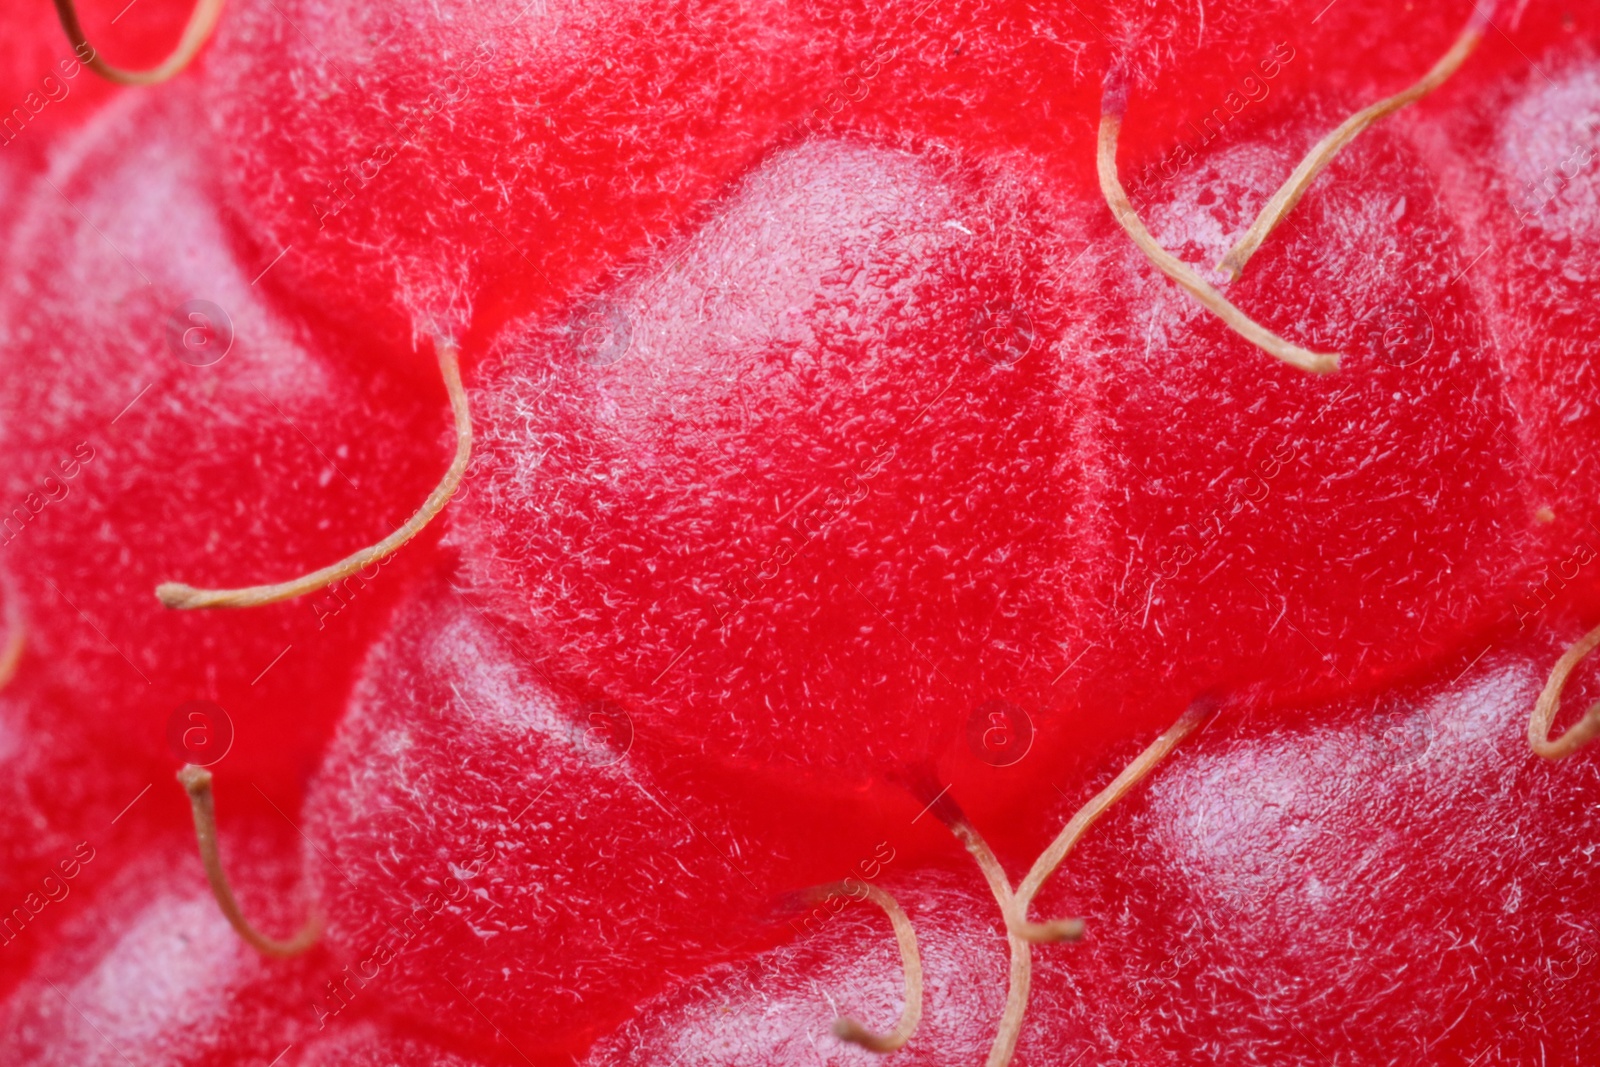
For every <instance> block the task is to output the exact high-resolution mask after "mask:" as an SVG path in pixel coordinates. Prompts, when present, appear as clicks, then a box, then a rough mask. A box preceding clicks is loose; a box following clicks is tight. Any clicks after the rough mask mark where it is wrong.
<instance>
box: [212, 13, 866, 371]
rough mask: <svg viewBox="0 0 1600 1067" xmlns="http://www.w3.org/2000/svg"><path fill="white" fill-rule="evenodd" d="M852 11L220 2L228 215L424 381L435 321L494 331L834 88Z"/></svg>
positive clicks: (671, 224) (373, 355)
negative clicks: (406, 352) (415, 351)
mask: <svg viewBox="0 0 1600 1067" xmlns="http://www.w3.org/2000/svg"><path fill="white" fill-rule="evenodd" d="M852 11H853V6H852V5H828V6H819V7H813V6H811V5H809V4H785V5H777V6H772V7H768V8H762V9H760V10H756V9H754V8H749V7H747V6H745V5H741V4H737V3H729V2H716V3H709V4H698V5H694V6H692V7H685V6H683V5H680V4H668V3H659V2H655V0H649V2H640V3H606V4H601V5H592V4H576V3H568V2H566V0H558V2H552V3H548V4H547V3H544V2H542V0H541V2H538V3H534V4H529V3H528V2H527V0H501V2H498V3H493V4H482V3H470V4H467V3H457V2H452V3H446V4H442V5H433V6H432V7H430V8H429V9H428V10H427V11H426V12H410V11H407V12H401V11H399V10H392V9H388V8H385V7H383V6H381V5H378V6H371V5H367V6H359V5H358V6H354V7H352V6H351V5H347V4H337V3H329V2H327V0H294V2H291V3H267V2H261V0H253V2H241V3H238V4H235V5H234V7H233V9H232V10H231V11H230V18H229V19H228V21H227V22H226V23H225V25H224V26H223V28H222V30H221V32H220V33H219V35H218V40H217V44H216V49H215V53H214V55H213V57H212V62H211V63H210V65H209V67H208V71H209V73H210V75H211V85H212V87H211V90H210V96H209V98H210V99H211V100H212V101H214V104H215V110H214V112H213V115H214V122H215V125H216V127H217V129H218V130H219V131H220V133H221V135H222V139H223V144H224V145H225V152H226V156H225V160H224V166H225V168H226V170H227V172H228V173H229V174H230V175H232V176H233V177H234V179H235V183H234V184H233V187H232V189H231V190H230V195H229V201H228V202H229V206H230V209H231V211H232V213H233V216H234V225H235V227H236V229H237V231H238V232H239V233H241V234H243V235H247V236H248V238H249V239H250V240H251V241H252V242H253V243H254V245H255V247H256V248H257V249H258V250H259V253H260V255H261V256H262V262H263V263H265V262H266V261H267V260H269V259H271V258H273V257H274V256H276V255H278V253H279V252H280V251H281V250H282V249H285V248H288V249H290V251H289V252H288V253H286V254H285V255H284V258H283V260H282V261H281V262H280V263H278V265H277V266H275V267H274V268H273V270H272V273H271V274H270V275H269V278H270V284H272V285H273V286H275V287H278V288H279V290H280V291H282V292H286V293H291V294H293V295H294V298H295V299H296V300H297V301H299V302H302V303H305V304H307V305H311V306H314V307H315V308H316V309H317V311H318V313H319V314H320V315H321V316H323V317H325V319H326V320H327V321H328V322H329V323H330V324H332V325H334V326H336V327H338V328H339V330H340V331H341V332H340V336H341V337H342V338H345V339H346V351H347V353H348V355H349V356H350V357H351V358H362V357H364V358H368V359H382V360H387V361H390V362H394V361H397V360H400V359H402V358H403V357H402V355H401V352H402V350H403V349H405V348H408V347H410V345H411V344H412V342H413V341H414V340H420V342H421V348H422V349H423V351H422V353H421V354H420V356H418V357H416V358H412V359H408V360H407V362H408V363H409V364H410V365H412V366H414V367H415V368H416V369H418V370H419V371H421V372H422V373H425V374H431V373H433V372H432V365H431V357H430V356H429V354H428V351H427V350H428V349H429V348H431V331H432V330H433V329H435V328H439V329H445V330H453V331H462V330H465V329H467V328H468V326H469V324H470V325H471V326H472V328H473V333H474V336H477V337H488V336H492V332H493V330H495V329H497V328H498V325H499V324H500V322H502V321H503V320H504V318H505V317H506V316H507V315H510V314H522V313H525V312H526V311H528V310H529V309H531V308H533V307H542V308H548V307H549V306H550V305H551V303H552V301H553V300H556V299H559V298H560V297H561V296H563V295H564V294H566V293H569V292H571V291H572V290H573V289H575V288H577V287H580V286H583V285H588V284H591V283H592V282H593V281H594V280H595V279H596V278H599V277H602V276H604V274H605V273H606V271H607V270H608V269H609V268H611V267H613V266H615V265H616V264H617V263H618V262H619V261H620V260H621V259H622V258H623V257H625V256H627V255H628V254H630V253H632V252H633V251H634V250H635V249H637V248H639V247H641V246H645V245H658V244H659V243H660V242H662V241H663V240H665V239H666V238H667V237H669V236H670V235H671V234H672V233H673V232H674V231H675V230H676V229H677V228H678V227H679V226H681V225H683V224H685V223H686V222H687V221H688V220H689V219H690V218H691V217H692V216H693V215H694V214H695V213H696V212H697V211H698V210H699V208H700V205H701V204H702V203H703V202H705V201H706V200H708V199H710V198H712V197H714V196H716V195H717V193H718V192H719V191H720V190H721V189H722V187H723V186H724V185H725V183H727V182H729V181H731V180H733V179H735V178H736V177H737V176H738V175H739V174H740V173H741V172H742V171H744V170H745V169H746V168H748V167H749V166H750V165H752V164H753V163H754V162H755V161H756V160H758V159H759V158H760V157H761V156H762V155H763V154H764V153H765V152H766V151H767V150H768V148H769V146H770V145H771V144H772V142H773V140H774V137H775V135H776V134H777V133H778V131H779V120H780V117H781V116H783V115H785V114H789V113H792V112H794V111H795V110H796V109H797V108H798V107H799V106H800V105H801V103H802V102H805V103H809V101H810V100H812V99H814V98H816V97H819V96H821V95H822V92H823V91H824V90H825V89H826V88H831V85H832V82H833V80H834V78H835V75H834V73H833V68H834V66H835V58H834V57H835V56H836V55H837V54H838V53H839V52H840V51H841V32H840V31H841V29H846V30H847V28H848V23H846V22H844V19H845V18H846V16H851V17H853V15H852ZM844 36H845V37H848V34H845V35H844ZM374 86H377V87H380V88H378V91H376V92H374V91H372V87H374ZM335 209H337V210H335ZM474 347H475V346H473V345H470V344H469V345H468V348H467V353H468V358H469V359H470V358H471V356H472V353H473V351H474Z"/></svg>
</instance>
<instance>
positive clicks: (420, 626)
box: [306, 584, 943, 1058]
mask: <svg viewBox="0 0 1600 1067" xmlns="http://www.w3.org/2000/svg"><path fill="white" fill-rule="evenodd" d="M589 710H592V706H591V705H587V704H585V703H583V702H580V701H577V700H575V699H572V698H569V697H566V696H564V695H562V694H560V693H559V692H556V691H552V690H551V689H550V688H548V687H547V686H546V685H545V684H544V683H543V682H542V680H541V679H540V678H539V677H538V675H537V672H536V669H535V668H533V667H532V666H531V665H530V663H529V662H528V661H527V660H526V659H525V658H524V657H523V656H522V655H521V653H520V651H519V649H518V647H517V645H516V644H515V643H513V639H512V638H511V636H510V635H509V634H508V633H507V632H506V631H504V629H503V628H502V627H501V626H500V625H499V624H498V623H496V622H495V621H494V620H493V619H491V618H490V617H489V616H487V615H485V614H483V613H482V612H481V611H480V610H479V609H478V608H477V607H476V605H475V604H474V603H473V602H472V601H470V600H467V599H465V598H463V597H462V595H461V594H460V593H458V592H455V591H454V590H452V589H451V588H449V586H447V585H443V584H441V585H440V586H438V587H436V588H434V589H433V590H432V591H431V592H430V593H429V594H428V595H426V596H423V597H420V598H419V599H417V600H416V601H415V602H414V603H412V604H410V605H408V606H407V607H406V608H405V609H403V610H402V611H401V612H400V613H399V614H398V615H397V617H396V621H395V625H394V628H393V630H392V632H391V633H390V634H389V635H388V636H387V637H386V638H385V639H384V641H383V642H382V643H381V644H379V645H378V646H377V648H376V649H375V651H374V652H373V655H372V657H371V659H370V660H369V662H368V664H367V666H366V669H365V671H364V674H363V677H362V681H361V682H360V684H359V686H358V689H357V694H356V697H355V699H354V701H353V703H352V706H351V708H350V711H349V714H348V716H347V717H346V719H345V721H344V722H343V724H342V725H341V727H340V730H339V733H338V734H337V736H336V737H335V739H334V741H333V743H332V745H331V747H330V749H329V751H328V756H327V761H326V763H325V765H324V767H323V770H322V772H321V774H320V776H319V778H318V780H317V783H316V785H315V788H314V790H313V792H312V795H311V797H310V798H309V800H308V804H307V812H308V816H307V826H306V832H307V835H308V842H309V847H308V850H307V852H306V862H307V865H308V870H309V871H310V872H311V873H312V877H313V879H314V881H315V884H316V887H317V893H318V897H319V899H320V901H321V902H322V906H323V908H324V909H325V913H326V914H327V916H328V930H327V935H326V936H327V942H328V944H329V946H330V948H331V950H332V951H334V952H335V953H337V954H339V955H341V956H342V957H346V958H349V959H351V960H353V961H356V962H355V966H356V967H357V968H359V973H362V974H363V975H365V974H366V973H367V972H369V971H374V970H375V971H377V972H378V975H379V976H378V977H377V978H375V979H374V980H373V981H372V983H371V988H370V990H369V991H365V992H363V993H362V994H359V996H366V997H368V998H372V999H378V998H381V999H382V1001H383V1002H385V1003H388V1004H391V1005H395V1006H396V1008H397V1010H399V1011H401V1012H403V1013H406V1014H407V1015H411V1016H415V1017H416V1018H418V1019H421V1020H425V1021H426V1023H427V1024H428V1025H430V1026H435V1027H438V1028H439V1029H440V1030H442V1031H445V1032H447V1033H450V1034H454V1035H455V1039H456V1040H458V1041H459V1040H464V1041H466V1042H468V1043H470V1044H472V1045H474V1046H476V1047H482V1048H499V1049H501V1050H503V1049H504V1048H505V1047H506V1046H505V1044H504V1043H505V1042H510V1043H511V1044H512V1045H514V1046H515V1047H516V1048H518V1049H520V1050H522V1051H523V1052H524V1053H526V1054H527V1055H529V1056H540V1055H542V1056H551V1057H558V1058H559V1057H560V1056H561V1055H562V1054H564V1053H569V1052H576V1051H581V1050H582V1049H583V1048H584V1047H585V1046H586V1045H587V1044H588V1043H589V1042H590V1041H592V1040H593V1039H594V1038H595V1037H596V1036H598V1035H599V1034H601V1033H604V1032H605V1031H606V1030H607V1029H609V1028H610V1027H612V1026H614V1025H615V1024H616V1023H618V1022H619V1021H621V1020H622V1019H624V1018H626V1017H627V1015H628V1014H629V1013H630V1012H631V1010H632V1009H633V1006H634V1005H635V1004H636V1003H638V1001H639V1000H640V999H642V998H644V997H646V996H648V995H650V994H652V993H654V992H656V991H658V990H660V989H662V988H664V987H666V986H667V985H669V984H670V983H671V982H673V981H675V980H678V979H682V978H686V977H688V976H690V975H692V974H694V973H695V972H696V971H698V970H699V969H700V968H702V967H704V966H706V965H708V964H710V963H714V962H716V961H718V960H721V959H728V958H731V956H732V955H733V954H734V953H735V951H736V950H739V949H742V948H744V947H745V946H747V945H749V944H751V943H755V944H760V943H762V941H763V940H764V939H766V940H770V938H771V936H772V927H773V926H774V925H776V924H777V923H779V922H781V918H779V917H777V916H775V915H774V912H773V908H774V900H775V899H776V898H778V897H779V896H780V895H782V894H784V893H790V892H794V891H796V890H799V889H801V888H804V887H806V886H809V885H814V884H817V883H821V882H831V881H837V880H839V879H841V878H843V877H845V876H847V875H849V874H852V873H858V874H859V868H860V866H861V865H862V864H865V865H866V866H867V868H869V869H872V870H877V869H881V868H882V867H883V866H885V865H888V864H899V865H906V864H909V863H914V862H915V858H914V857H915V855H916V854H917V852H918V850H919V849H925V848H926V845H925V842H926V840H927V839H929V838H931V839H932V840H933V841H935V842H937V843H938V844H940V845H942V844H943V840H942V838H943V831H942V830H940V829H939V828H938V827H937V826H936V825H934V824H933V820H932V819H923V820H921V821H920V823H918V822H914V821H913V820H914V819H915V817H916V816H917V814H918V812H917V809H916V806H915V805H914V804H911V803H910V802H909V801H908V800H906V799H904V798H902V797H899V796H897V795H896V794H892V793H891V794H888V795H887V796H879V795H876V794H873V793H869V792H866V791H856V792H852V793H846V794H839V793H837V792H834V793H830V792H828V791H826V790H824V789H817V788H798V787H797V788H794V789H792V790H790V791H789V792H788V793H775V792H773V791H770V790H769V791H767V792H765V793H756V792H754V791H753V789H752V788H751V783H750V782H749V781H748V780H740V779H738V778H734V777H730V776H725V775H721V774H719V773H718V771H717V769H716V768H715V767H714V766H708V764H707V761H706V760H705V759H704V758H703V757H702V756H700V755H699V754H697V753H693V752H687V751H683V750H678V749H674V748H671V747H669V746H667V745H664V744H663V743H661V742H660V741H659V740H657V739H655V738H650V737H646V736H644V735H643V734H640V735H638V736H636V737H635V738H634V739H633V742H632V746H631V748H628V749H626V750H625V754H621V753H622V752H623V749H622V742H621V739H622V738H624V737H626V735H627V733H628V730H627V728H626V726H625V725H624V724H623V723H622V721H621V720H619V719H613V720H611V721H610V723H609V724H608V729H609V731H610V732H611V736H612V737H614V738H616V739H618V740H617V742H616V743H615V744H614V745H612V746H611V747H606V746H605V745H601V744H597V743H593V744H592V743H590V742H589V741H586V737H588V736H590V730H591V729H592V728H593V721H592V720H591V719H590V718H589V717H588V711H589ZM469 1004H470V1005H471V1009H470V1010H469V1008H468V1005H469ZM324 1006H325V1007H326V1008H328V1010H330V1011H332V1009H333V1008H334V1007H335V1005H333V1004H331V1003H325V1004H324ZM446 1006H447V1008H448V1010H446ZM479 1013H481V1014H479ZM334 1015H335V1017H337V1015H338V1013H337V1012H334Z"/></svg>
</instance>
